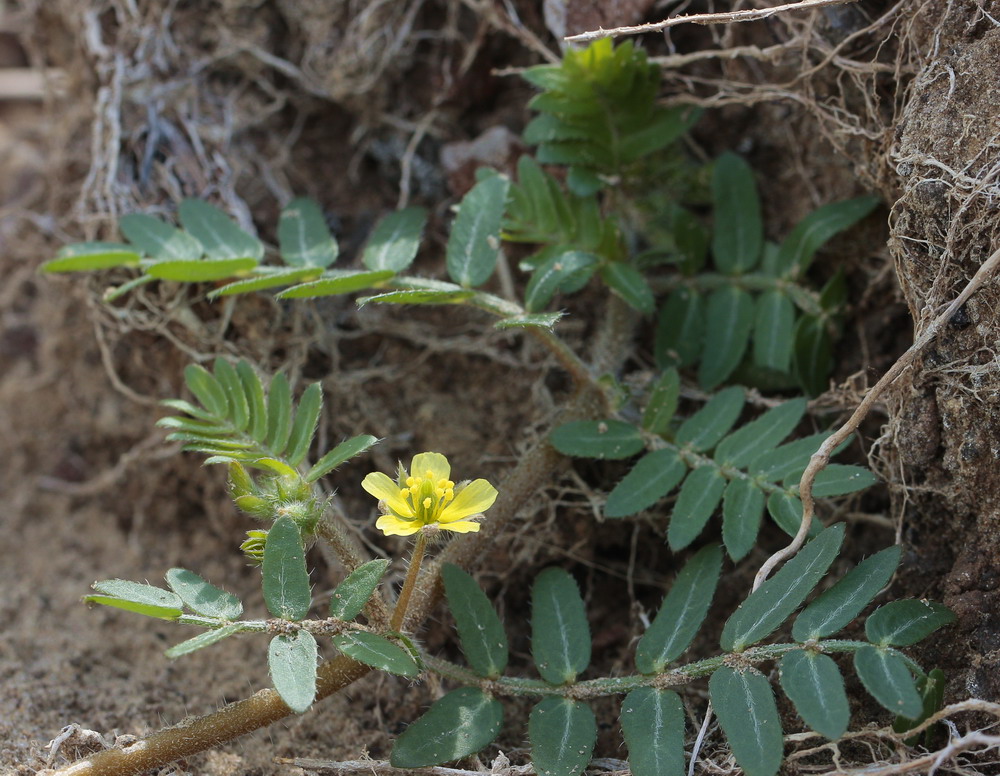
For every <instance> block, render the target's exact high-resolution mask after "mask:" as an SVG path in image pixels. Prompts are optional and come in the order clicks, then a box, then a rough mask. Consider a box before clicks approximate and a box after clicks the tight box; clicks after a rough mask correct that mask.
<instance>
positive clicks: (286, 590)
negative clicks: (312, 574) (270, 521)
mask: <svg viewBox="0 0 1000 776" xmlns="http://www.w3.org/2000/svg"><path fill="white" fill-rule="evenodd" d="M262 569H263V577H264V582H263V589H264V603H265V604H267V610H268V611H269V612H270V613H271V614H272V615H273V616H275V617H280V618H281V619H283V620H301V619H304V618H305V616H306V615H307V614H308V613H309V603H310V600H311V598H312V594H311V590H310V587H309V572H308V571H307V570H306V556H305V552H304V551H303V549H302V537H301V536H300V535H299V528H298V526H297V525H295V523H294V521H293V520H292V519H291V518H290V517H286V516H282V517H279V518H278V519H277V520H275V521H274V525H272V526H271V530H270V531H268V532H267V542H266V543H265V544H264V562H263V566H262Z"/></svg>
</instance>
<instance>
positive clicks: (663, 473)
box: [604, 447, 688, 517]
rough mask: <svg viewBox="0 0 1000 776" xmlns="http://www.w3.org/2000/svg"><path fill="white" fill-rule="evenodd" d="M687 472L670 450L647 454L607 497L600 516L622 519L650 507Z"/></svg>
mask: <svg viewBox="0 0 1000 776" xmlns="http://www.w3.org/2000/svg"><path fill="white" fill-rule="evenodd" d="M687 470H688V469H687V464H686V463H684V460H683V459H682V458H681V456H680V454H679V453H678V452H677V451H676V450H675V449H673V448H670V447H667V448H664V449H662V450H654V451H653V452H651V453H647V454H646V455H644V456H643V457H642V458H640V459H639V460H638V462H637V463H636V465H635V466H633V467H632V470H631V471H630V472H629V473H628V474H626V475H625V477H624V478H623V479H622V481H621V482H619V483H618V484H617V485H615V487H614V489H613V490H612V491H611V493H610V494H608V501H607V503H606V504H605V505H604V516H605V517H626V516H627V515H634V514H635V513H636V512H641V511H642V510H643V509H646V508H647V507H651V506H653V504H655V503H656V502H657V501H659V500H660V499H661V498H663V497H664V496H666V495H667V494H668V493H669V492H670V491H672V490H673V489H674V488H675V487H676V485H677V483H679V482H680V481H681V480H682V479H684V475H685V474H687Z"/></svg>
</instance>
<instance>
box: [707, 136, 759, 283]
mask: <svg viewBox="0 0 1000 776" xmlns="http://www.w3.org/2000/svg"><path fill="white" fill-rule="evenodd" d="M712 201H713V204H714V206H715V207H714V213H713V216H714V221H715V229H714V230H713V232H712V255H713V256H714V257H715V263H716V265H717V266H718V267H719V269H720V270H722V272H724V273H725V274H727V275H737V274H742V273H744V272H749V271H750V270H752V269H753V268H754V266H756V264H757V261H758V260H759V259H760V254H761V249H762V248H763V246H764V221H763V219H762V218H761V212H760V197H759V196H758V194H757V184H756V182H755V181H754V177H753V171H752V170H751V169H750V165H748V164H747V163H746V162H745V161H743V160H742V159H741V158H740V157H738V156H737V155H736V154H733V153H729V152H727V153H724V154H722V156H720V157H719V158H718V159H717V160H716V162H715V166H714V168H713V172H712Z"/></svg>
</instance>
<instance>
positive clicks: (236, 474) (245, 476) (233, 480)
mask: <svg viewBox="0 0 1000 776" xmlns="http://www.w3.org/2000/svg"><path fill="white" fill-rule="evenodd" d="M229 492H230V493H232V494H233V498H238V497H239V496H255V495H257V488H256V486H255V485H254V484H253V478H251V477H250V473H249V472H248V471H247V470H246V469H244V468H243V464H241V463H239V462H238V461H233V462H232V463H230V464H229Z"/></svg>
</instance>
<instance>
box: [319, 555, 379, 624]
mask: <svg viewBox="0 0 1000 776" xmlns="http://www.w3.org/2000/svg"><path fill="white" fill-rule="evenodd" d="M388 566H389V561H387V560H383V559H381V558H380V559H378V560H370V561H368V562H367V563H363V564H361V565H360V566H358V567H357V568H356V569H354V571H352V572H351V573H350V574H348V575H347V576H346V577H345V578H344V581H343V582H341V583H340V584H339V585H337V587H336V588H335V589H334V591H333V595H331V596H330V616H331V617H335V618H336V619H338V620H353V619H354V618H355V617H357V616H358V615H359V614H361V610H362V609H364V608H365V604H367V603H368V601H369V600H371V597H372V595H373V594H374V593H375V588H377V587H378V583H379V582H381V581H382V575H383V574H385V570H386V568H388Z"/></svg>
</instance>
